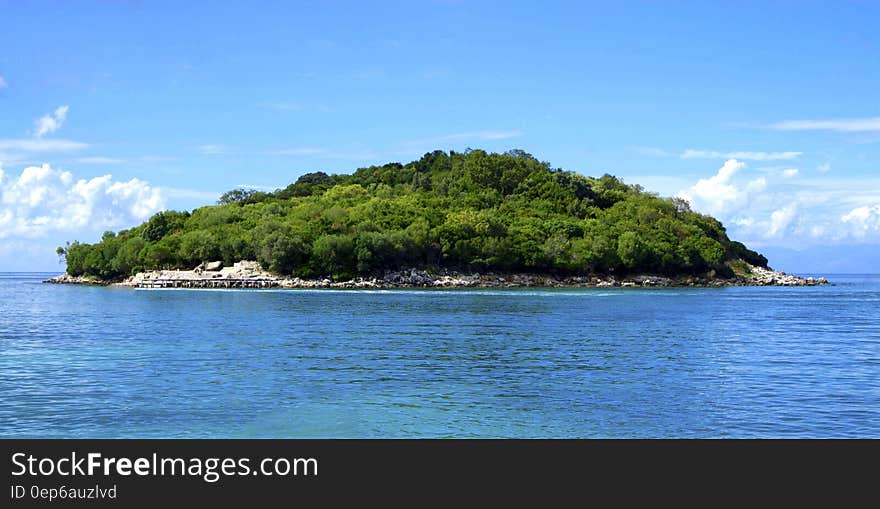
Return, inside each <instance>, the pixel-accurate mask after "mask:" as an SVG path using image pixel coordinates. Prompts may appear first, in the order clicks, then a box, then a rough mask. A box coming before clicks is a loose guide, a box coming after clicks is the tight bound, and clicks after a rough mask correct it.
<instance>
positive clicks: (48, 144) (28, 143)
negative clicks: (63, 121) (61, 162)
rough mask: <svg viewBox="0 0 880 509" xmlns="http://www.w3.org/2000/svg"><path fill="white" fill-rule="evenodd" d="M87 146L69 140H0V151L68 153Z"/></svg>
mask: <svg viewBox="0 0 880 509" xmlns="http://www.w3.org/2000/svg"><path fill="white" fill-rule="evenodd" d="M88 146H89V145H88V144H86V143H81V142H78V141H70V140H59V139H51V140H42V139H38V138H6V139H0V150H14V151H20V152H30V153H41V152H70V151H74V150H82V149H84V148H88Z"/></svg>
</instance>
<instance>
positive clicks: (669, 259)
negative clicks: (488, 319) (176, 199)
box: [49, 150, 827, 288]
mask: <svg viewBox="0 0 880 509" xmlns="http://www.w3.org/2000/svg"><path fill="white" fill-rule="evenodd" d="M57 252H58V254H59V256H61V257H63V259H64V261H65V262H66V266H67V269H66V273H65V274H63V275H61V276H58V277H56V278H52V279H50V280H49V282H55V283H79V284H116V285H122V286H132V287H141V288H169V287H171V288H398V287H473V286H481V287H516V286H550V287H554V286H587V287H589V286H593V287H603V286H624V287H625V286H730V285H787V286H793V285H799V286H805V285H817V284H825V283H827V281H826V280H825V279H824V278H819V279H813V278H800V277H797V276H792V275H788V274H785V273H781V272H776V271H773V270H772V269H770V268H769V267H768V261H767V259H766V258H765V257H764V256H762V255H761V254H759V253H757V252H755V251H753V250H751V249H749V248H747V247H746V246H745V245H743V244H742V243H740V242H737V241H733V240H731V239H729V238H728V236H727V233H726V230H725V228H724V226H723V225H722V224H721V223H720V222H719V221H718V220H716V219H714V218H712V217H710V216H707V215H704V214H700V213H698V212H695V211H693V210H691V208H690V206H689V204H688V202H687V201H685V200H683V199H681V198H663V197H660V196H658V195H657V194H654V193H650V192H647V191H646V190H644V189H643V188H642V187H641V186H638V185H627V184H625V183H624V182H622V181H621V180H619V179H618V178H616V177H614V176H611V175H608V174H605V175H603V176H601V177H598V178H593V177H586V176H583V175H581V174H579V173H576V172H573V171H566V170H562V169H558V168H553V167H552V166H551V165H550V164H549V163H547V162H542V161H540V160H538V159H537V158H535V157H533V156H532V155H531V154H528V153H526V152H524V151H522V150H511V151H508V152H505V153H489V152H486V151H484V150H467V151H464V152H444V151H440V150H437V151H434V152H430V153H427V154H425V155H424V156H423V157H421V158H420V159H418V160H417V161H412V162H410V163H407V164H401V163H389V164H384V165H381V166H370V167H366V168H361V169H358V170H357V171H355V172H354V173H352V174H350V175H343V174H327V173H324V172H314V173H307V174H305V175H303V176H301V177H299V178H298V179H297V180H296V182H294V183H293V184H291V185H289V186H287V187H286V188H284V189H277V190H275V191H274V192H261V191H254V190H247V189H236V190H233V191H229V192H227V193H225V194H224V195H223V196H222V197H221V198H220V200H219V201H218V203H217V204H216V205H210V206H205V207H201V208H198V209H196V210H193V211H192V212H186V211H184V212H179V211H164V212H160V213H158V214H156V215H154V216H152V217H151V218H150V219H149V220H148V221H146V222H145V223H143V224H141V225H139V226H137V227H134V228H131V229H129V230H123V231H120V232H112V231H108V232H105V233H104V235H103V236H102V238H101V240H100V241H99V242H97V243H94V244H87V243H81V242H76V241H75V242H72V243H68V244H67V245H66V246H64V247H59V248H58V250H57Z"/></svg>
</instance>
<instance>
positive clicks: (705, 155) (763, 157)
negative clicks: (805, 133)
mask: <svg viewBox="0 0 880 509" xmlns="http://www.w3.org/2000/svg"><path fill="white" fill-rule="evenodd" d="M802 154H803V152H719V151H716V150H694V149H688V150H685V151H684V152H682V153H681V155H680V157H681V158H682V159H740V160H744V161H780V160H790V159H797V158H798V157H800V156H801V155H802Z"/></svg>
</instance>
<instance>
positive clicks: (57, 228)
mask: <svg viewBox="0 0 880 509" xmlns="http://www.w3.org/2000/svg"><path fill="white" fill-rule="evenodd" d="M164 207H165V197H164V195H163V193H162V191H161V190H160V189H158V188H154V187H151V186H150V185H149V184H148V183H146V182H144V181H142V180H139V179H136V178H133V179H131V180H129V181H127V182H121V181H115V180H113V177H112V176H111V175H104V176H101V177H95V178H92V179H88V180H87V179H75V178H74V176H73V174H71V173H70V172H67V171H61V170H56V169H53V168H52V167H50V166H49V165H48V164H43V165H42V166H29V167H27V168H25V169H24V170H23V171H22V172H21V174H20V175H18V176H15V175H6V174H5V173H4V172H3V170H2V169H0V238H36V237H42V236H45V235H47V234H48V233H50V232H75V231H82V230H86V229H88V230H102V229H106V228H117V227H126V226H130V225H133V224H136V223H139V222H141V221H143V220H144V219H146V218H147V217H149V216H150V215H152V214H154V213H155V212H158V211H159V210H162V209H163V208H164Z"/></svg>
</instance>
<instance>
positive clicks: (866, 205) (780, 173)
mask: <svg viewBox="0 0 880 509" xmlns="http://www.w3.org/2000/svg"><path fill="white" fill-rule="evenodd" d="M745 168H746V165H745V163H742V162H740V161H736V160H728V161H727V162H725V163H724V165H723V166H722V167H721V168H720V169H719V170H718V172H717V173H716V174H715V175H713V176H711V177H708V178H704V179H699V180H698V181H697V182H696V183H695V184H693V185H691V186H690V187H687V188H685V189H684V190H683V191H680V192H679V193H678V196H679V197H682V198H684V199H686V200H688V201H689V202H690V203H691V206H692V207H693V208H694V210H697V211H699V212H702V213H706V214H710V215H712V216H714V217H716V218H718V219H719V220H721V221H722V222H723V223H724V224H725V225H727V227H728V228H729V231H728V233H729V235H730V236H731V238H734V239H736V240H741V241H743V242H745V243H746V244H748V245H754V246H761V245H767V244H776V245H785V246H786V247H797V246H800V247H804V246H809V245H832V244H839V243H846V242H850V243H851V242H854V241H856V242H880V179H876V178H867V179H864V178H863V179H855V178H850V179H843V178H837V179H835V178H827V177H824V178H804V177H801V176H800V171H797V169H796V168H782V169H773V171H770V172H769V173H766V174H765V175H764V176H761V177H759V178H750V177H749V175H748V172H747V171H745ZM758 170H761V169H760V168H759V169H758ZM763 170H764V171H766V169H763ZM793 177H798V178H793Z"/></svg>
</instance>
